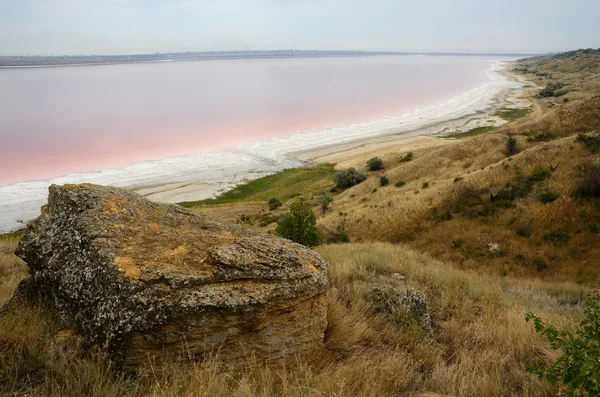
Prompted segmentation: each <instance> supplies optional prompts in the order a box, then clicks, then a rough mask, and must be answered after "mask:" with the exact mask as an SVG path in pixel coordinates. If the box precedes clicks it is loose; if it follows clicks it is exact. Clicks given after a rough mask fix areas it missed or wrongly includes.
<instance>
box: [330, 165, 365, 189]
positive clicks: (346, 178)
mask: <svg viewBox="0 0 600 397" xmlns="http://www.w3.org/2000/svg"><path fill="white" fill-rule="evenodd" d="M366 179H367V176H366V175H365V174H363V173H362V172H358V171H357V170H356V169H355V168H354V167H352V168H348V169H347V170H344V171H338V172H336V173H335V177H334V178H333V180H334V182H335V188H336V189H339V190H344V189H348V188H349V187H352V186H354V185H358V184H359V183H361V182H364V181H365V180H366Z"/></svg>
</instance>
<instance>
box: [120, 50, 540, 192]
mask: <svg viewBox="0 0 600 397" xmlns="http://www.w3.org/2000/svg"><path fill="white" fill-rule="evenodd" d="M504 63H505V64H506V63H509V64H510V63H511V62H504ZM505 66H506V65H502V69H498V70H494V71H493V72H495V73H498V74H500V75H501V76H502V77H503V78H505V79H507V80H509V81H511V82H514V83H518V84H520V85H521V86H520V87H519V88H515V87H512V88H504V89H502V90H500V91H499V92H497V93H495V94H494V95H492V96H491V97H490V98H488V100H489V101H490V103H489V104H488V105H487V106H486V108H485V109H484V110H479V111H476V112H473V113H471V114H467V115H462V116H459V117H455V118H446V119H441V120H437V121H433V122H430V123H426V124H424V125H421V126H416V127H415V128H410V129H405V128H396V129H392V130H381V131H378V132H377V133H375V134H374V135H373V136H367V137H361V138H356V139H350V140H348V141H346V142H340V143H328V144H323V145H319V146H316V147H311V148H307V149H300V150H293V151H287V152H283V153H281V154H280V155H281V157H283V158H285V159H287V160H288V163H290V164H292V165H293V166H292V167H286V168H297V167H302V166H308V165H312V164H317V163H324V162H330V163H337V166H338V167H340V168H343V167H349V166H357V165H358V164H354V163H353V160H352V159H353V158H355V157H357V156H358V157H360V154H361V153H368V152H371V151H373V150H387V151H390V150H391V149H392V148H393V149H395V150H402V151H411V150H413V149H415V148H418V147H424V146H431V145H442V144H445V143H450V142H452V139H447V140H446V139H445V140H443V141H442V140H440V139H439V138H440V137H441V136H443V135H445V134H449V133H452V132H456V131H461V132H462V131H468V130H470V129H472V128H477V127H482V126H494V127H500V126H502V125H504V124H506V123H508V121H506V120H504V119H502V118H500V117H498V116H495V115H494V114H493V113H494V112H495V111H496V110H497V109H499V108H502V107H510V108H526V107H529V106H530V105H531V102H530V101H529V100H527V99H522V98H520V96H521V95H522V93H523V91H524V88H523V85H524V84H525V82H526V81H527V80H526V79H525V78H523V77H522V76H518V75H514V74H511V73H509V72H508V71H507V70H506V67H505ZM432 106H433V105H432ZM417 110H420V109H417ZM413 112H414V111H412V112H409V114H410V113H413ZM492 120H493V123H492V122H491V121H492ZM286 139H289V138H278V139H271V140H269V141H276V140H286ZM263 145H264V142H258V143H257V144H256V145H255V146H256V147H255V148H254V150H257V151H258V150H262V148H261V146H263ZM282 146H284V145H282ZM280 171H282V170H279V171H275V172H265V173H262V174H261V175H257V174H250V173H248V174H247V175H245V176H244V178H243V179H242V180H241V181H240V182H238V183H229V184H225V186H222V187H221V188H220V189H218V190H214V189H211V184H210V183H207V182H206V181H185V182H180V183H166V184H154V185H146V186H139V187H134V188H133V189H132V190H133V191H135V192H137V193H140V194H142V195H143V196H145V197H147V198H149V199H152V200H155V201H161V202H171V203H179V202H184V201H198V200H204V199H208V198H213V197H216V196H218V195H219V194H222V193H224V192H226V191H229V190H231V189H234V188H235V187H236V186H237V185H239V184H241V183H245V182H248V181H250V180H253V179H256V178H259V177H262V176H267V175H272V174H274V173H277V172H280Z"/></svg>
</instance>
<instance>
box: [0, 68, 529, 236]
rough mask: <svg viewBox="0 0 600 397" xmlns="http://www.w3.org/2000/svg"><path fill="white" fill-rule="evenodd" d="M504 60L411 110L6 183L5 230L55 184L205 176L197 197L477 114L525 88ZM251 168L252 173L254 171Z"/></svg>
mask: <svg viewBox="0 0 600 397" xmlns="http://www.w3.org/2000/svg"><path fill="white" fill-rule="evenodd" d="M502 67H503V62H497V63H495V64H494V65H493V66H492V67H490V69H488V71H487V75H488V77H489V81H488V82H486V83H485V84H483V85H481V86H479V87H477V88H475V89H473V90H471V91H468V92H464V93H463V94H461V95H458V96H456V97H453V98H449V99H447V100H445V101H443V102H439V103H435V104H431V105H429V106H425V107H422V108H418V109H414V110H412V111H410V112H403V113H400V114H390V115H386V116H382V117H379V118H376V119H373V120H365V121H364V122H359V123H354V124H350V125H336V126H329V127H326V128H324V129H320V130H311V131H298V132H297V133H296V134H294V135H291V136H289V137H284V138H271V139H267V140H263V141H259V142H254V143H250V144H243V145H240V147H239V148H238V149H237V150H232V151H223V152H206V153H198V154H194V155H187V156H179V157H170V158H165V159H161V160H154V161H144V162H139V163H135V164H132V165H130V166H128V167H125V168H120V169H109V170H102V171H97V172H85V173H78V174H69V175H65V176H62V177H59V178H53V179H51V180H45V181H29V182H20V183H16V184H13V185H8V186H0V233H2V232H7V231H10V230H14V229H17V228H19V227H22V226H23V223H24V222H25V221H27V220H29V219H32V218H34V217H36V216H38V215H39V212H40V207H41V206H42V205H43V204H44V203H45V201H46V198H47V194H48V187H49V186H50V185H52V184H65V183H83V182H87V183H95V184H102V185H112V186H119V187H130V188H136V187H142V186H149V185H159V184H166V183H173V182H185V181H201V182H205V183H207V185H208V187H207V190H206V191H204V192H203V194H201V195H199V197H196V199H203V198H206V197H210V196H212V195H215V194H216V193H218V192H219V191H222V190H224V189H228V188H231V187H232V186H235V185H236V184H238V183H240V182H242V181H244V180H245V179H248V178H252V177H260V176H263V175H266V174H270V173H275V172H279V171H281V170H283V169H284V168H290V167H296V166H300V165H301V164H300V163H299V162H298V161H296V160H294V159H292V158H291V157H289V154H290V153H293V152H298V151H301V150H308V149H313V148H317V147H321V146H326V145H330V144H339V143H344V142H350V141H353V140H357V139H362V138H367V137H373V136H378V135H385V134H389V133H401V132H407V131H412V130H415V129H417V128H419V127H423V126H425V125H430V124H434V123H438V122H441V121H445V120H450V119H456V118H459V117H463V116H467V115H469V114H475V113H476V112H478V111H481V110H484V109H487V108H489V107H490V106H492V105H493V100H494V98H495V97H496V95H497V94H498V93H500V92H501V91H503V90H506V89H516V88H520V87H521V84H519V83H515V82H511V81H509V80H508V79H506V78H505V77H504V76H502V75H501V74H499V73H498V71H499V70H500V69H501V68H502ZM249 174H250V175H249Z"/></svg>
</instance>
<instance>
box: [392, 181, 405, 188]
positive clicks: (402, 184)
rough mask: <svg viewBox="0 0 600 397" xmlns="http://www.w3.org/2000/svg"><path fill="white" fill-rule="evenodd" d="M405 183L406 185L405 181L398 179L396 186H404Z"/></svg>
mask: <svg viewBox="0 0 600 397" xmlns="http://www.w3.org/2000/svg"><path fill="white" fill-rule="evenodd" d="M404 185H406V182H405V181H398V182H396V184H395V185H394V186H396V187H402V186H404Z"/></svg>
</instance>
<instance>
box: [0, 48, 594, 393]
mask: <svg viewBox="0 0 600 397" xmlns="http://www.w3.org/2000/svg"><path fill="white" fill-rule="evenodd" d="M576 56H577V57H578V58H576V59H575V60H573V59H571V58H565V59H559V60H553V59H551V60H550V61H548V59H547V58H540V59H534V60H531V61H527V62H526V63H524V64H523V65H524V66H523V67H527V68H528V69H532V70H534V73H531V74H532V75H533V76H535V72H536V71H537V72H544V71H546V70H548V69H552V71H553V79H564V80H565V81H569V82H570V83H571V84H574V85H575V86H576V87H578V88H577V90H578V91H573V92H570V93H569V94H567V95H568V96H569V98H570V100H569V102H567V103H565V102H564V100H563V99H562V98H549V99H544V100H539V101H536V102H535V103H534V106H533V109H532V112H531V113H530V114H529V115H528V116H527V117H523V118H520V119H519V120H517V121H516V122H513V123H511V124H508V125H507V126H506V127H503V128H501V129H500V130H497V131H495V132H494V131H492V132H487V133H485V134H480V135H477V136H473V137H465V138H464V139H459V140H456V141H455V142H452V143H451V144H447V145H443V146H440V147H439V148H433V149H432V148H427V149H426V150H421V151H419V150H416V151H415V152H414V160H412V161H410V162H404V163H400V162H398V158H399V157H400V156H401V155H402V153H389V154H386V155H385V156H383V157H384V163H385V167H386V168H385V170H383V171H380V172H375V173H370V178H369V179H368V180H367V181H366V182H364V183H362V184H361V185H358V186H356V187H354V188H352V189H349V190H347V191H345V192H343V193H341V194H339V195H337V196H336V197H335V200H334V202H333V203H332V204H331V208H332V209H331V210H330V211H329V212H327V213H326V214H324V215H320V216H319V223H320V225H321V226H323V227H325V228H328V229H335V228H336V227H337V226H338V225H340V224H341V223H344V224H345V225H346V231H347V232H348V233H349V234H350V236H351V239H352V241H353V243H351V244H344V245H327V246H321V247H318V251H319V252H320V253H321V254H322V256H323V257H324V258H325V260H326V261H327V263H328V264H329V265H330V281H331V285H332V289H331V293H330V296H329V327H328V330H327V333H326V343H325V347H324V348H323V350H322V351H321V352H320V353H319V354H316V355H315V356H314V357H311V358H304V359H298V360H297V361H296V362H295V363H293V364H291V365H290V366H288V367H285V368H282V367H268V366H265V365H264V364H261V363H256V362H254V361H252V360H251V359H249V360H248V362H246V363H244V364H243V365H242V369H241V370H240V368H239V367H238V368H230V367H228V366H227V364H223V363H219V362H218V361H217V360H213V359H209V360H206V361H204V362H203V363H200V364H189V365H186V366H181V365H180V364H173V366H172V367H170V368H166V369H165V370H164V371H159V372H156V371H144V372H142V373H141V374H139V375H138V376H137V377H134V378H130V379H127V378H123V377H122V376H120V375H119V374H118V372H115V371H113V370H111V368H110V362H108V361H107V360H106V359H104V358H103V356H102V354H100V353H90V352H88V351H85V350H84V349H81V348H80V347H79V344H78V343H77V339H76V338H72V337H71V338H69V337H65V334H64V333H60V332H59V327H57V325H56V324H54V323H53V322H52V321H51V320H50V319H49V318H48V317H47V313H44V312H43V311H41V310H40V309H39V308H19V310H18V311H17V312H7V313H4V314H3V315H2V317H0V393H1V392H3V391H9V392H11V395H12V392H14V391H19V392H22V393H29V394H31V393H33V392H34V391H35V392H36V393H37V394H40V395H61V396H80V395H91V396H94V395H96V396H111V395H114V396H117V395H133V396H142V395H163V396H176V395H210V396H256V395H263V396H270V395H279V396H313V395H314V396H317V395H318V396H391V395H399V394H408V395H415V396H431V395H434V394H428V393H439V394H441V395H456V396H473V395H481V396H507V395H514V396H547V395H555V394H556V393H557V392H558V390H557V389H555V388H552V387H550V386H549V385H547V384H545V383H541V382H539V381H538V380H537V379H536V378H534V377H532V376H531V375H529V374H527V373H526V371H525V370H524V364H523V362H524V360H525V359H527V358H533V357H542V358H545V359H548V358H550V357H552V356H553V353H551V352H549V351H548V350H547V348H548V346H547V345H546V344H544V343H543V342H542V341H541V340H540V338H539V337H538V336H537V335H536V334H535V332H534V330H533V327H532V326H531V325H530V324H527V323H525V322H524V315H525V312H526V311H528V310H534V311H535V312H536V313H538V314H540V315H542V317H544V318H545V319H548V320H550V321H551V322H553V323H555V324H556V325H558V326H565V327H572V326H573V325H574V324H576V322H577V321H578V318H579V316H580V315H581V302H582V298H583V296H584V294H585V291H586V290H587V289H586V287H585V286H584V285H577V284H576V283H575V282H579V283H581V284H594V283H596V282H598V277H599V275H598V273H599V272H598V269H597V267H598V266H599V265H598V262H597V260H596V258H597V257H598V255H599V254H600V252H599V251H598V249H599V247H598V245H599V244H598V238H597V237H598V235H595V234H593V233H592V232H590V231H589V230H588V228H587V227H586V226H587V225H588V224H592V223H600V216H599V209H598V205H597V203H595V202H593V201H575V200H573V199H571V197H570V193H571V192H572V190H573V189H574V183H576V178H574V176H573V167H574V166H575V165H577V164H579V163H580V162H581V161H583V160H592V161H598V154H593V153H591V152H590V151H589V150H587V149H586V148H585V147H584V146H583V144H581V143H580V142H578V141H577V140H576V134H577V133H579V132H582V131H593V130H595V129H598V128H600V125H599V124H600V114H599V112H600V103H599V102H600V100H598V99H593V96H594V94H593V92H594V90H596V89H597V86H596V83H597V81H598V79H597V77H596V76H597V75H596V74H595V72H593V73H592V72H589V74H585V73H588V71H589V70H590V68H594V67H595V65H598V63H594V62H588V61H589V60H588V57H585V56H581V55H576ZM593 56H595V55H593ZM577 59H579V61H577ZM582 65H587V66H586V68H587V69H586V68H584V69H581V67H582ZM561 70H562V72H560V71H561ZM574 70H575V71H574ZM582 70H583V72H582ZM582 73H583V74H582ZM535 78H536V79H537V76H536V77H535ZM540 79H541V80H539V81H536V82H537V83H538V84H539V85H541V86H543V85H545V83H546V80H547V77H540ZM561 81H562V80H561ZM574 82H575V83H574ZM579 82H581V83H579ZM507 117H508V116H507ZM511 117H512V116H511ZM508 129H510V131H511V132H512V134H513V135H514V136H515V137H516V138H517V140H518V144H519V147H520V149H521V151H520V153H519V154H517V155H515V156H512V157H510V158H509V157H508V156H507V155H506V154H505V153H504V147H505V142H506V135H505V133H506V132H507V131H508ZM540 134H542V136H541V137H540ZM549 162H552V163H553V164H554V165H555V164H557V163H558V162H560V166H559V168H558V169H557V170H556V171H555V172H554V173H553V174H552V176H551V178H549V179H547V180H544V181H542V182H540V183H539V184H537V185H536V186H535V187H534V191H533V192H532V193H530V194H529V195H528V196H527V197H524V198H521V199H519V200H517V201H516V202H515V204H516V207H514V208H504V209H497V210H496V211H495V212H493V213H492V214H490V215H488V216H484V217H477V218H469V217H466V216H464V214H460V213H458V214H455V215H454V217H453V219H451V220H446V221H442V220H440V219H437V218H436V217H434V216H433V215H432V211H431V209H432V208H433V207H436V206H439V205H440V204H441V203H443V201H444V200H446V199H447V198H448V197H451V196H452V194H453V191H454V190H455V189H456V188H457V187H458V186H461V185H471V186H475V187H477V188H490V189H492V191H494V189H499V188H502V187H503V186H504V185H505V184H506V183H507V182H509V181H512V180H514V179H515V172H516V171H515V170H516V169H517V168H515V166H516V167H518V169H519V170H520V172H521V173H522V174H524V175H528V174H529V173H530V172H531V170H532V169H533V168H534V167H535V166H538V165H539V166H546V165H547V164H548V163H549ZM356 165H357V166H362V164H356ZM321 167H322V168H321ZM321 167H317V168H316V170H314V171H313V170H311V169H303V170H302V171H300V170H289V171H286V173H283V174H279V175H278V176H277V175H276V176H271V177H267V178H264V179H262V180H257V181H255V182H251V183H250V184H248V185H246V186H245V187H241V188H239V189H238V191H237V192H235V193H231V194H229V195H227V196H224V197H221V198H219V199H218V200H213V201H205V202H203V203H195V205H194V207H193V208H192V210H194V211H200V212H208V213H211V214H212V215H214V216H219V217H223V218H228V217H232V214H234V213H236V214H239V213H242V212H253V213H255V214H256V217H257V219H256V220H257V221H258V218H259V217H260V218H261V219H262V218H265V217H268V215H272V217H271V218H272V219H271V220H274V219H276V215H277V214H279V213H280V211H281V210H285V207H286V206H285V205H284V207H282V209H281V210H278V211H275V212H269V211H267V209H266V200H268V199H269V198H270V197H273V196H277V197H279V198H280V199H281V200H282V201H285V200H291V199H293V198H294V197H297V196H299V195H302V196H303V197H304V198H306V199H308V200H309V202H310V199H311V198H312V197H313V196H314V195H315V194H316V193H318V192H321V191H326V190H328V189H329V188H330V187H331V186H332V185H333V184H332V182H331V177H332V175H333V172H334V171H333V168H332V166H330V165H323V166H321ZM382 174H386V175H387V176H388V177H389V179H390V185H388V186H386V187H381V186H379V176H380V175H382ZM398 181H404V182H406V183H405V185H403V186H401V187H396V186H394V184H395V183H396V182H398ZM424 182H428V183H427V187H426V188H425V187H424ZM544 189H552V190H553V191H556V192H557V193H559V194H560V198H559V199H558V200H556V201H555V202H553V203H550V204H542V203H540V202H539V201H538V200H537V196H538V194H539V193H540V192H542V191H543V190H544ZM313 204H315V209H316V203H313ZM344 213H345V214H346V215H343V214H344ZM523 223H524V224H526V225H529V226H530V228H531V234H530V236H529V237H519V236H518V235H517V234H516V232H517V228H519V227H521V226H522V224H523ZM255 225H256V226H257V227H260V226H259V225H258V222H255ZM269 227H272V224H271V225H266V226H264V228H266V229H268V228H269ZM557 228H564V229H565V230H566V231H567V233H568V234H569V236H570V238H569V240H568V241H567V242H566V243H565V244H562V245H558V246H554V245H553V244H551V243H548V242H545V241H544V240H543V239H542V236H543V235H544V233H546V232H547V231H548V230H554V229H557ZM18 238H19V236H10V237H7V238H4V239H0V272H1V273H0V274H1V275H2V281H3V283H2V288H0V304H1V303H3V302H5V301H6V300H8V299H9V297H10V296H11V294H12V290H13V289H14V287H15V286H16V285H17V283H18V281H19V280H20V279H22V278H23V277H25V276H26V267H25V266H24V264H23V263H22V262H20V261H19V260H18V259H17V258H16V257H14V255H12V254H11V252H12V250H13V249H14V247H15V246H16V242H17V239H18ZM361 240H362V241H365V242H364V243H361V242H360V241H361ZM457 240H461V241H462V242H461V243H460V244H455V243H454V242H455V241H457ZM489 242H497V243H499V244H500V246H501V248H502V249H501V252H500V253H495V254H491V253H490V252H489V250H488V247H487V244H488V243H489ZM423 251H426V252H427V253H421V252H423ZM519 255H520V256H519ZM516 258H519V259H516ZM538 259H541V260H543V261H544V263H545V264H546V266H542V265H539V263H540V262H539V260H538ZM394 273H399V274H400V275H402V276H404V277H405V280H406V281H401V280H400V279H399V278H397V277H394ZM381 284H391V285H397V286H398V287H403V286H404V285H407V286H408V287H410V288H415V289H419V290H421V291H423V292H424V293H425V294H426V295H427V297H428V301H429V304H430V307H431V315H432V319H433V323H434V331H433V334H432V336H431V337H425V336H423V335H421V334H420V333H419V332H418V331H416V330H415V329H413V328H411V327H408V328H407V327H406V326H405V325H402V324H403V322H404V320H403V319H402V318H400V319H397V318H396V319H390V318H386V317H383V316H381V315H379V314H377V313H376V312H375V311H374V310H373V308H372V307H371V305H370V304H369V303H368V302H367V301H366V300H365V297H364V296H365V291H366V290H368V288H370V287H372V286H375V285H381ZM394 320H399V322H397V321H394Z"/></svg>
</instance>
